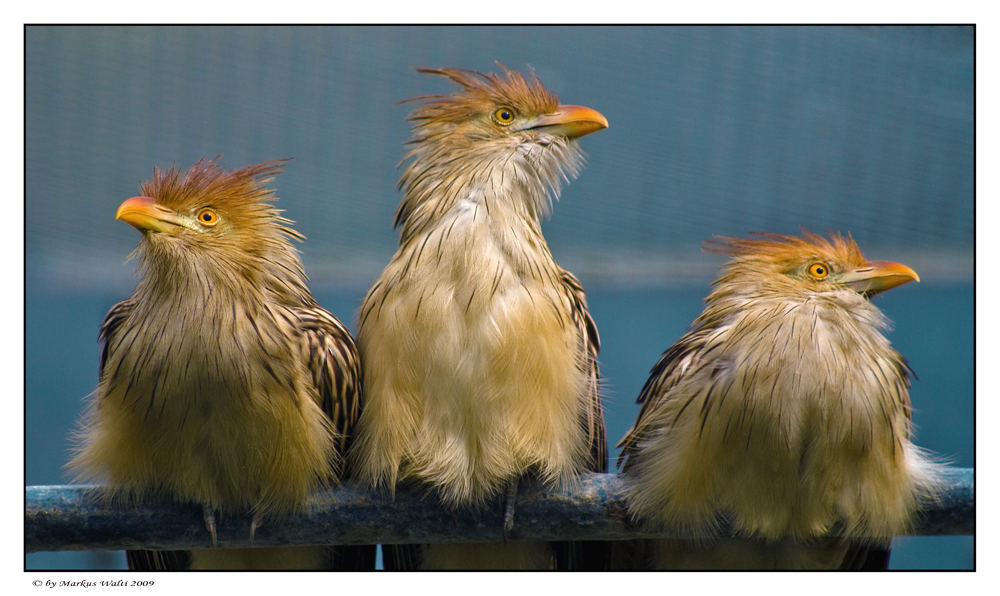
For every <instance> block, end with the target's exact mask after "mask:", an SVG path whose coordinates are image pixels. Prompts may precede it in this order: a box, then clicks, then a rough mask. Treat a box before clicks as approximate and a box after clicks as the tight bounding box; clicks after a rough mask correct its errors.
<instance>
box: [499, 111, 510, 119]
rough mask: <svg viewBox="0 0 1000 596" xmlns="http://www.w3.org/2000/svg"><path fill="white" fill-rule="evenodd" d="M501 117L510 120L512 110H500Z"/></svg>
mask: <svg viewBox="0 0 1000 596" xmlns="http://www.w3.org/2000/svg"><path fill="white" fill-rule="evenodd" d="M500 119H501V120H510V112H508V111H507V110H504V111H502V112H500Z"/></svg>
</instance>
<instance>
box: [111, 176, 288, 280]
mask: <svg viewBox="0 0 1000 596" xmlns="http://www.w3.org/2000/svg"><path fill="white" fill-rule="evenodd" d="M282 165H283V163H282V160H278V161H269V162H265V163H260V164H255V165H251V166H248V167H245V168H241V169H238V170H232V171H226V170H224V169H223V168H221V167H219V166H218V165H217V164H216V163H215V161H214V160H200V161H198V163H196V164H194V166H192V167H191V168H190V169H189V170H188V171H187V172H186V173H183V174H182V172H181V170H179V169H177V168H176V167H171V168H170V169H168V170H162V169H160V168H156V169H155V170H154V173H153V178H152V180H148V181H146V182H143V183H142V185H141V187H140V193H141V196H137V197H132V198H131V199H129V200H127V201H125V202H124V203H122V204H121V206H120V207H119V208H118V212H117V214H116V218H117V219H120V220H122V221H124V222H126V223H128V224H131V225H132V226H133V227H135V228H136V229H137V230H139V231H140V232H142V236H143V238H142V241H141V242H140V244H139V247H138V248H137V250H136V252H137V254H138V256H139V257H140V259H141V260H142V262H143V264H144V265H145V266H146V267H147V268H152V269H153V270H154V271H156V272H158V273H159V274H160V275H163V276H176V275H178V274H179V272H181V271H183V270H185V267H184V265H189V266H190V267H187V269H190V270H194V269H197V270H198V271H200V272H202V273H204V272H207V271H213V270H230V271H232V270H236V271H239V272H240V274H242V275H243V276H244V277H249V278H251V279H253V278H255V275H254V271H257V270H261V269H263V268H266V267H267V264H269V263H276V264H279V265H280V266H279V267H277V268H273V267H272V268H270V269H273V270H278V271H282V270H283V271H285V272H286V273H287V275H289V276H290V277H304V274H303V273H302V270H301V264H300V262H299V259H298V256H297V253H296V251H295V249H294V247H292V245H291V243H290V242H289V239H290V238H295V239H301V238H302V236H301V235H300V234H299V233H298V232H296V231H294V230H293V229H291V228H290V227H288V226H287V225H286V224H289V223H291V222H290V221H289V220H287V219H285V218H283V217H281V216H280V215H279V213H280V211H279V210H278V209H275V208H274V206H273V205H271V204H270V203H268V202H267V201H268V200H270V199H273V198H274V196H273V192H272V191H271V190H269V189H267V188H265V186H264V184H266V183H267V182H268V181H269V180H270V179H271V178H269V176H272V175H273V174H277V173H278V172H280V171H281V168H282Z"/></svg>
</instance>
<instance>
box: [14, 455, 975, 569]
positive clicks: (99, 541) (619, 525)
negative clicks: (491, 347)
mask: <svg viewBox="0 0 1000 596" xmlns="http://www.w3.org/2000/svg"><path fill="white" fill-rule="evenodd" d="M94 488H95V487H93V486H81V485H69V486H29V487H26V489H25V514H24V542H25V551H26V552H29V553H33V552H39V551H65V550H120V549H154V550H170V549H188V548H210V547H211V546H212V541H211V537H210V535H209V533H208V530H207V529H206V528H205V520H204V514H203V511H202V508H201V507H200V506H198V505H188V504H172V503H143V504H139V505H137V506H129V507H123V506H108V505H106V504H104V503H103V502H102V501H101V500H100V499H99V498H97V494H96V491H95V490H94ZM942 489H943V498H942V499H941V501H940V502H939V503H936V504H935V505H933V506H931V507H928V508H926V509H925V510H923V511H922V512H921V514H920V516H919V518H918V521H917V523H916V524H915V526H914V527H913V529H912V530H911V531H910V532H909V535H913V536H945V535H950V536H954V535H971V534H974V533H975V529H976V506H975V485H974V471H973V470H972V469H960V468H953V469H951V470H950V471H949V473H948V475H947V477H946V479H945V481H944V482H943V486H942ZM251 521H252V520H251V518H250V516H249V515H246V516H226V517H220V518H219V519H218V523H217V526H218V546H220V547H240V548H242V547H255V546H258V547H260V546H292V545H310V544H400V543H435V542H488V541H497V540H500V538H501V529H502V527H503V514H502V511H501V510H500V507H499V505H497V506H496V507H493V508H484V509H482V510H479V511H471V512H470V511H456V512H449V511H446V510H445V509H443V508H442V507H441V506H440V504H439V503H438V502H437V500H436V499H434V498H430V497H428V496H427V494H426V493H425V492H420V491H417V490H412V489H411V490H404V489H401V490H399V491H397V493H396V495H395V497H392V496H390V495H388V494H380V493H374V492H372V491H370V490H368V489H367V488H363V487H360V486H356V485H351V484H344V485H341V486H338V487H334V488H330V489H326V490H323V491H319V492H317V493H316V494H314V495H313V496H312V497H310V499H308V501H307V502H306V504H305V505H304V506H303V507H302V509H301V511H300V512H299V513H297V514H296V515H294V516H291V517H289V518H287V519H281V520H275V519H265V520H264V522H263V524H262V525H260V526H259V527H258V528H257V529H256V532H255V534H254V536H253V538H252V539H251V535H250V525H251ZM668 535H670V534H669V533H665V532H661V531H657V530H652V529H649V528H645V527H642V526H639V525H636V524H634V523H632V522H631V521H630V520H629V519H628V516H627V515H626V513H625V507H624V498H623V483H622V481H621V478H620V477H619V476H617V475H613V474H591V475H588V476H585V477H584V478H581V479H580V480H579V481H578V482H575V483H574V484H573V486H569V487H564V488H559V489H553V488H551V487H546V486H540V485H537V484H530V483H522V484H521V486H520V487H519V489H518V493H517V503H516V508H515V514H514V527H513V529H512V530H511V531H510V532H509V533H508V539H509V540H555V539H559V540H622V539H630V538H649V537H662V536H668Z"/></svg>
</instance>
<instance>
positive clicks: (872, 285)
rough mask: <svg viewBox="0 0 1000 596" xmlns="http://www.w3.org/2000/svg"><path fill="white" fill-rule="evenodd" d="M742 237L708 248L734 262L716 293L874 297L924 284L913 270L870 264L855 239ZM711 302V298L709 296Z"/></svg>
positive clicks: (805, 233)
mask: <svg viewBox="0 0 1000 596" xmlns="http://www.w3.org/2000/svg"><path fill="white" fill-rule="evenodd" d="M756 236H758V237H757V238H753V239H742V238H728V237H723V236H719V237H718V238H719V240H718V241H713V242H708V243H706V250H708V251H711V252H722V253H728V254H730V255H732V256H733V259H732V260H731V261H730V262H729V263H728V264H727V265H726V267H725V269H724V274H723V276H722V277H721V278H720V279H719V280H718V281H716V286H717V289H716V291H715V292H713V296H714V295H716V294H718V293H719V292H720V290H723V291H725V290H724V289H725V288H728V289H729V291H732V290H734V289H735V290H737V291H739V292H742V293H745V294H751V295H757V296H760V295H766V294H769V293H773V292H777V293H782V294H784V295H796V294H804V293H805V294H812V295H817V294H830V293H838V292H850V293H854V294H858V295H861V296H863V297H864V298H871V297H872V296H874V295H876V294H878V293H880V292H884V291H886V290H890V289H892V288H895V287H897V286H900V285H902V284H905V283H907V282H910V281H918V282H919V281H920V277H919V276H917V274H916V272H915V271H913V269H910V268H909V267H907V266H906V265H902V264H900V263H893V262H891V261H869V260H868V259H866V258H865V256H864V254H862V252H861V249H860V248H858V245H857V243H856V242H855V241H854V239H853V238H852V237H851V236H850V234H848V235H847V237H844V236H841V235H840V234H839V233H836V232H834V233H832V234H831V235H830V239H829V240H827V239H826V238H824V237H822V236H819V235H818V234H813V233H810V232H808V231H806V230H803V236H802V237H801V238H799V237H796V236H783V235H779V234H756ZM709 299H712V296H710V297H709Z"/></svg>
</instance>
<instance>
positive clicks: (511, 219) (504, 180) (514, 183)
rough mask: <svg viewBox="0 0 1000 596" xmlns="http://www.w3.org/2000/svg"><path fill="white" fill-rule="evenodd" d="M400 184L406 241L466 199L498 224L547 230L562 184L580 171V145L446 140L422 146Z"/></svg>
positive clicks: (399, 216)
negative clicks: (462, 144)
mask: <svg viewBox="0 0 1000 596" xmlns="http://www.w3.org/2000/svg"><path fill="white" fill-rule="evenodd" d="M410 156H413V157H415V159H414V161H413V162H412V163H410V165H409V166H408V167H407V168H406V170H405V171H404V173H403V175H402V177H401V178H400V181H399V186H400V187H402V188H403V189H404V190H405V195H404V198H403V202H402V203H401V204H400V207H399V211H398V212H397V213H396V225H397V226H402V228H403V229H402V235H401V242H406V241H407V239H409V238H412V237H414V236H417V235H419V234H421V233H422V232H424V231H427V230H428V228H430V227H433V226H434V225H435V224H436V223H438V222H439V221H440V220H441V219H442V218H444V217H445V216H446V215H447V214H448V213H449V212H452V211H453V210H454V209H455V208H456V207H459V206H460V204H461V203H463V202H466V203H468V204H469V205H473V206H482V208H483V211H484V215H485V216H486V217H487V218H489V220H490V221H491V222H494V223H495V224H496V225H502V226H509V225H515V226H517V225H521V226H526V227H528V228H531V229H532V230H538V231H539V233H540V229H541V218H542V217H545V216H548V214H549V213H550V212H551V209H552V202H553V200H558V198H559V193H560V192H561V190H562V184H563V183H564V182H568V181H569V180H570V178H571V177H575V176H576V174H577V173H578V172H579V169H580V166H581V165H582V162H583V153H582V151H581V150H580V149H579V146H578V145H577V143H575V142H572V141H566V140H562V139H550V140H548V141H546V143H545V144H540V143H537V142H517V143H513V144H511V143H508V144H506V145H488V146H484V147H481V148H479V149H478V150H477V149H469V148H457V147H449V146H447V145H446V144H444V143H440V144H436V145H429V146H426V147H418V148H417V149H415V150H414V151H413V152H412V153H411V154H410Z"/></svg>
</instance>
